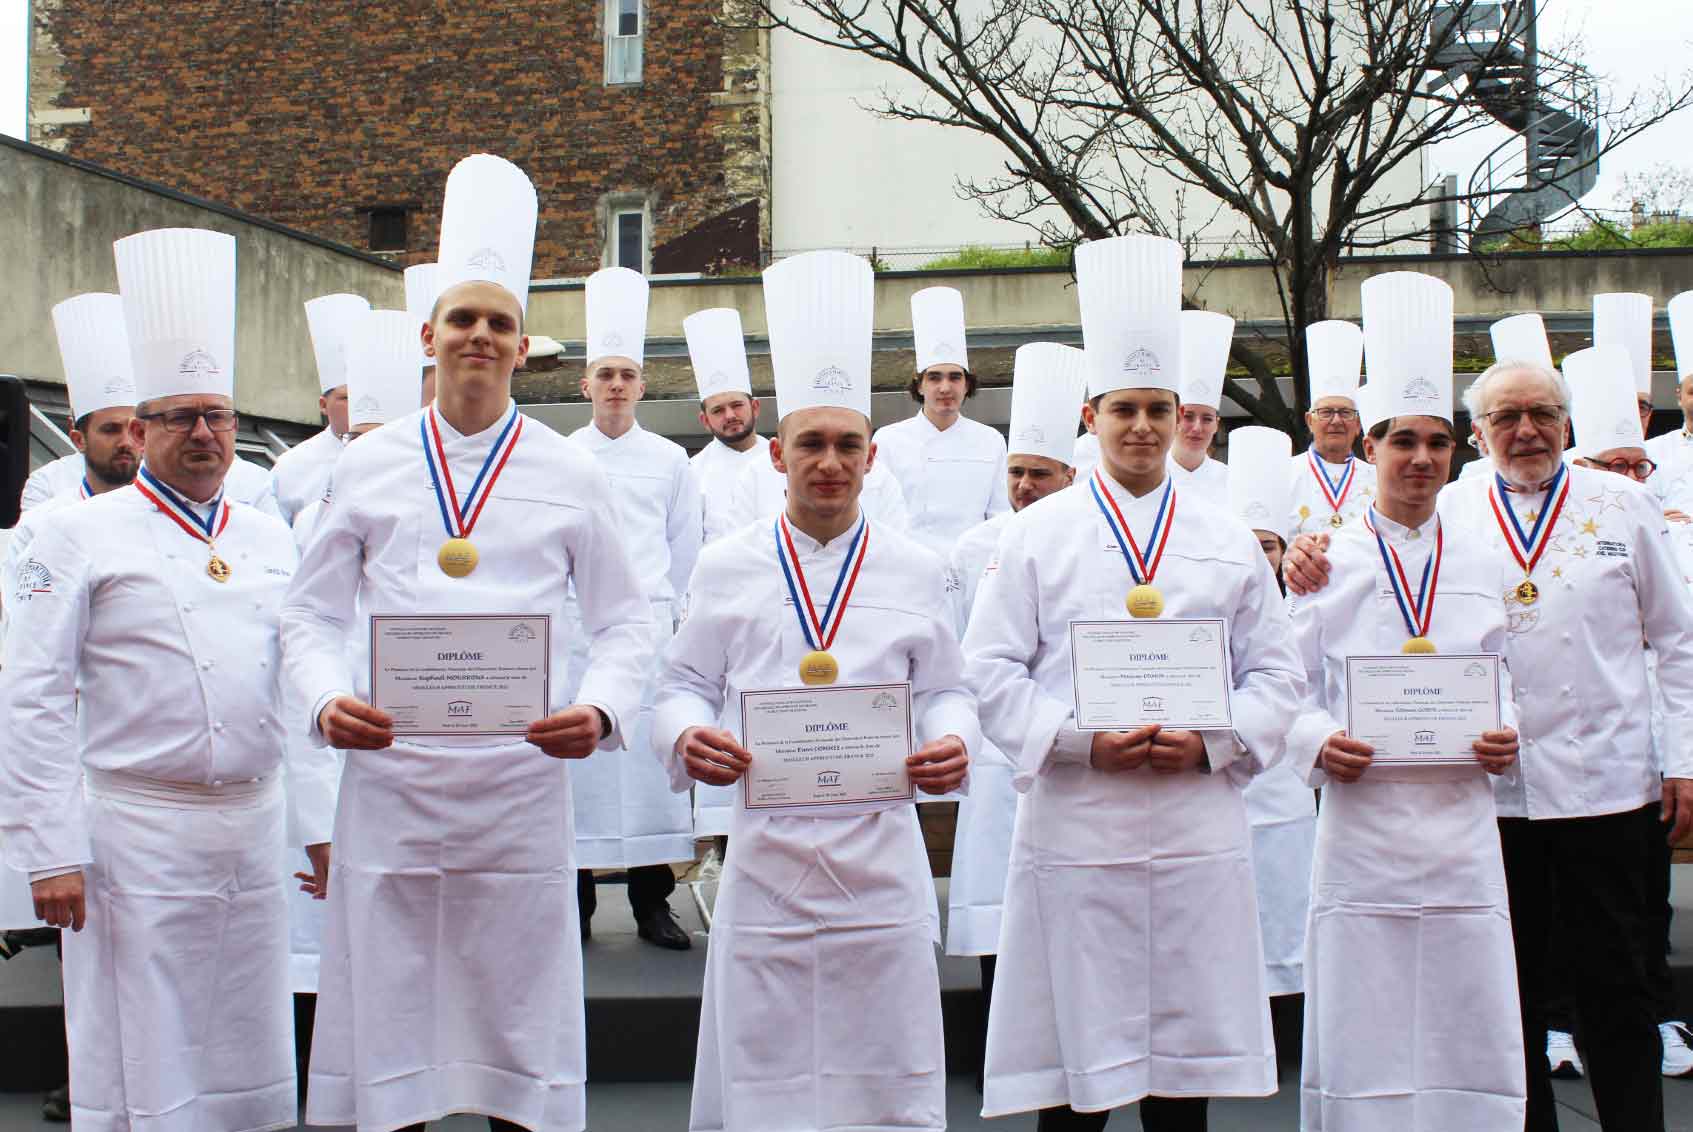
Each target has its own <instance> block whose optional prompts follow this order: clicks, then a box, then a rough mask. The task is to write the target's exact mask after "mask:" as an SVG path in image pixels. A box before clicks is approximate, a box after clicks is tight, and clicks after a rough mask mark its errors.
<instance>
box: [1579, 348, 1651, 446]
mask: <svg viewBox="0 0 1693 1132" xmlns="http://www.w3.org/2000/svg"><path fill="white" fill-rule="evenodd" d="M1564 380H1565V381H1567V382H1569V385H1570V402H1571V403H1570V419H1571V421H1572V423H1573V424H1574V425H1575V454H1576V455H1578V456H1597V455H1598V454H1599V453H1601V452H1606V451H1609V450H1610V449H1612V448H1640V447H1643V446H1644V445H1645V443H1646V437H1645V434H1644V433H1642V432H1641V431H1640V406H1639V402H1638V401H1637V400H1636V390H1635V385H1634V368H1633V361H1632V360H1631V359H1630V358H1629V356H1628V351H1626V350H1624V349H1623V348H1622V347H1621V346H1593V347H1590V348H1589V349H1586V350H1577V351H1576V352H1575V353H1573V354H1571V355H1570V356H1569V357H1567V358H1565V359H1564Z"/></svg>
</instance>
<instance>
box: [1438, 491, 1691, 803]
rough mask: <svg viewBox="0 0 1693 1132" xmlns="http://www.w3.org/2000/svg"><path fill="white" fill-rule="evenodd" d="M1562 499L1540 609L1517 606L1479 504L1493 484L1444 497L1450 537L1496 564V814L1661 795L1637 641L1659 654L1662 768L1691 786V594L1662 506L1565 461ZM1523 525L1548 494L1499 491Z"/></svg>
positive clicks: (1517, 574)
mask: <svg viewBox="0 0 1693 1132" xmlns="http://www.w3.org/2000/svg"><path fill="white" fill-rule="evenodd" d="M1567 474H1568V475H1569V477H1570V494H1569V501H1568V503H1567V504H1566V505H1565V507H1564V510H1563V513H1562V515H1561V516H1560V517H1559V519H1558V524H1557V527H1556V528H1555V529H1554V530H1553V531H1552V532H1550V537H1551V539H1552V542H1551V544H1550V545H1549V546H1548V548H1547V550H1546V553H1545V556H1544V557H1543V558H1542V559H1541V560H1540V562H1539V564H1538V565H1537V566H1536V567H1535V571H1534V581H1535V583H1536V585H1537V586H1538V587H1539V590H1540V600H1539V601H1538V602H1536V603H1535V604H1534V605H1531V606H1524V605H1522V604H1520V603H1518V602H1517V601H1515V600H1514V598H1513V596H1512V595H1513V593H1514V591H1515V589H1516V586H1517V584H1518V583H1519V582H1520V581H1521V580H1522V576H1523V574H1522V569H1521V568H1520V567H1519V566H1518V565H1517V563H1516V561H1515V559H1513V558H1512V557H1511V553H1510V550H1509V549H1508V547H1507V545H1506V542H1505V536H1504V534H1503V533H1502V532H1501V531H1500V530H1499V526H1498V523H1497V522H1496V521H1495V519H1494V515H1493V511H1492V508H1491V507H1490V506H1489V504H1488V488H1489V487H1490V486H1491V484H1492V483H1493V480H1492V477H1482V476H1477V477H1473V478H1471V479H1468V480H1464V479H1460V480H1458V481H1457V482H1456V483H1453V484H1449V485H1448V486H1447V487H1446V488H1445V489H1443V490H1442V491H1441V493H1440V514H1441V516H1442V518H1444V519H1445V521H1446V522H1447V524H1448V526H1447V541H1448V543H1449V544H1450V543H1451V542H1452V541H1453V540H1454V539H1457V538H1463V539H1465V540H1468V541H1469V542H1470V543H1471V545H1473V546H1475V547H1477V548H1479V549H1480V550H1481V551H1482V552H1483V553H1485V554H1486V555H1487V556H1488V558H1489V560H1490V561H1492V563H1493V564H1494V569H1495V571H1496V573H1495V586H1496V589H1497V592H1498V593H1499V594H1500V595H1501V598H1500V600H1501V601H1502V602H1503V603H1504V607H1505V614H1506V625H1507V631H1508V636H1507V640H1506V645H1505V657H1506V659H1507V661H1508V662H1509V663H1510V665H1511V675H1512V681H1513V683H1514V684H1515V689H1516V703H1517V710H1518V712H1519V713H1520V715H1521V719H1522V724H1521V731H1522V750H1521V753H1520V754H1519V756H1518V760H1517V767H1518V773H1517V774H1515V775H1512V776H1510V777H1509V778H1504V779H1500V780H1497V781H1495V782H1494V784H1493V786H1494V796H1495V801H1496V803H1497V805H1498V809H1499V814H1500V816H1501V817H1529V818H1567V817H1588V816H1596V815H1600V814H1611V813H1621V812H1624V811H1628V810H1634V809H1638V808H1639V807H1641V806H1644V805H1646V804H1647V803H1648V802H1651V801H1654V800H1656V799H1657V798H1658V796H1659V794H1660V793H1661V787H1660V783H1659V780H1658V771H1657V769H1656V768H1655V767H1654V765H1653V760H1652V743H1651V733H1650V732H1651V728H1650V720H1651V707H1652V705H1651V694H1650V690H1649V688H1648V685H1647V679H1646V661H1645V653H1644V650H1643V649H1642V647H1641V638H1642V637H1644V638H1645V639H1646V641H1647V642H1648V643H1649V644H1650V646H1651V647H1652V648H1653V649H1654V650H1655V651H1656V652H1657V654H1658V680H1659V683H1660V684H1661V686H1662V688H1663V698H1664V700H1665V703H1666V705H1667V712H1668V714H1667V715H1666V724H1667V726H1666V732H1667V738H1668V741H1669V743H1668V748H1667V749H1666V750H1665V751H1664V752H1663V773H1664V774H1665V775H1667V776H1669V777H1672V778H1693V597H1690V596H1689V593H1688V588H1687V586H1686V585H1685V584H1684V583H1683V582H1682V580H1681V571H1680V568H1679V566H1678V564H1677V562H1676V560H1675V557H1674V554H1673V552H1672V549H1671V547H1670V545H1669V542H1668V539H1667V537H1666V531H1665V525H1666V521H1665V519H1664V517H1663V513H1662V511H1661V510H1660V507H1659V504H1658V501H1657V500H1656V499H1655V498H1654V497H1653V496H1652V494H1651V493H1650V492H1648V491H1647V490H1646V489H1645V488H1644V487H1642V486H1641V485H1640V484H1637V483H1635V482H1634V481H1633V480H1630V479H1628V478H1626V477H1624V476H1618V475H1613V474H1612V473H1610V472H1601V471H1595V470H1593V469H1591V468H1582V467H1575V466H1569V467H1568V468H1567ZM1506 498H1507V500H1509V501H1510V503H1511V505H1512V507H1513V508H1514V509H1515V510H1516V511H1517V512H1518V515H1519V518H1520V519H1522V520H1523V522H1524V527H1525V529H1526V528H1527V527H1529V526H1530V525H1531V524H1529V523H1528V522H1527V519H1526V516H1527V514H1528V513H1529V512H1531V511H1535V512H1538V510H1539V509H1540V508H1541V507H1542V506H1543V505H1544V503H1545V499H1546V493H1545V492H1544V491H1540V492H1534V493H1518V492H1511V493H1510V494H1508V495H1507V496H1506Z"/></svg>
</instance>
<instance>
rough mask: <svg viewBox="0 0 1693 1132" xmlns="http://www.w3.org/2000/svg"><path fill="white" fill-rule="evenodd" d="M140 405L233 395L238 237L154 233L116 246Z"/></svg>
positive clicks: (201, 231)
mask: <svg viewBox="0 0 1693 1132" xmlns="http://www.w3.org/2000/svg"><path fill="white" fill-rule="evenodd" d="M112 255H113V257H114V258H115V259H116V260H117V268H118V292H119V294H121V295H122V296H123V321H124V327H125V329H126V330H127V331H128V334H129V354H130V358H131V359H132V360H133V362H134V365H135V400H136V403H137V404H144V403H146V402H148V401H155V400H158V399H159V398H161V397H179V396H184V395H188V394H208V395H211V396H216V397H229V398H232V399H233V398H234V396H235V237H234V236H229V235H226V234H224V233H222V232H209V231H206V230H205V229H203V228H155V229H153V230H152V231H149V232H137V233H136V234H135V235H133V236H125V237H123V238H122V239H121V240H118V241H116V242H115V243H113V244H112Z"/></svg>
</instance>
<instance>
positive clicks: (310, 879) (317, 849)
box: [294, 841, 329, 900]
mask: <svg viewBox="0 0 1693 1132" xmlns="http://www.w3.org/2000/svg"><path fill="white" fill-rule="evenodd" d="M306 859H307V860H308V861H310V862H311V866H312V871H311V872H309V873H295V874H294V879H295V880H297V881H299V882H300V891H301V892H304V893H305V894H306V895H308V896H310V897H311V898H312V899H313V900H323V899H325V898H327V897H328V896H329V842H327V841H322V842H319V843H318V844H316V845H308V846H306Z"/></svg>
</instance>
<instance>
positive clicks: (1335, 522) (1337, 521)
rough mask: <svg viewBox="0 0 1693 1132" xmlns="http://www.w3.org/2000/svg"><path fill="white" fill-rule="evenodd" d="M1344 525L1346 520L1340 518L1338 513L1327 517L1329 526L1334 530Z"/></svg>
mask: <svg viewBox="0 0 1693 1132" xmlns="http://www.w3.org/2000/svg"><path fill="white" fill-rule="evenodd" d="M1345 525H1346V520H1345V519H1343V518H1341V515H1340V512H1339V511H1336V512H1335V513H1334V514H1332V515H1330V516H1329V526H1331V527H1333V528H1335V529H1336V530H1339V529H1340V528H1341V527H1343V526H1345Z"/></svg>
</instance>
